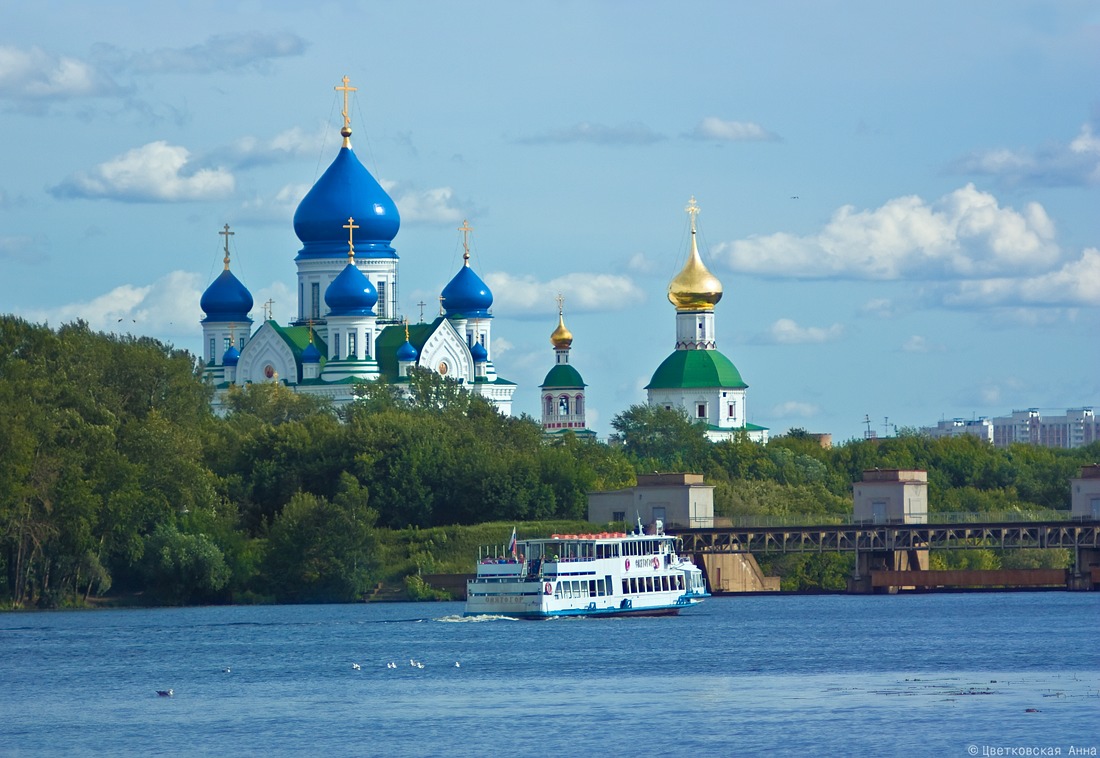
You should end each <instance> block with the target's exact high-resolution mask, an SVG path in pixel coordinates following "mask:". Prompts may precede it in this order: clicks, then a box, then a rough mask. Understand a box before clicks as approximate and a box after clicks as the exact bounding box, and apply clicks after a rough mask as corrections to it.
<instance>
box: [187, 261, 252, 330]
mask: <svg viewBox="0 0 1100 758" xmlns="http://www.w3.org/2000/svg"><path fill="white" fill-rule="evenodd" d="M199 306H200V307H201V308H202V310H203V312H204V313H205V314H206V318H205V319H203V321H212V322H227V321H236V322H241V321H243V322H251V321H252V319H250V318H249V317H248V312H249V311H251V310H252V293H251V292H249V291H248V289H247V288H246V287H245V286H244V285H243V284H241V282H240V280H239V279H238V278H237V277H235V276H234V275H233V272H232V271H230V270H229V268H228V267H227V268H226V269H225V270H224V271H222V272H221V274H219V275H218V278H217V279H215V280H214V281H213V282H212V283H211V284H210V286H209V287H207V288H206V292H204V293H202V300H200V301H199Z"/></svg>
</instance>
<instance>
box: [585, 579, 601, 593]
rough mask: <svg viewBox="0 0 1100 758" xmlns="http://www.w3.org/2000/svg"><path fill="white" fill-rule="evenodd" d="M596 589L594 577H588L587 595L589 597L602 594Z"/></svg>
mask: <svg viewBox="0 0 1100 758" xmlns="http://www.w3.org/2000/svg"><path fill="white" fill-rule="evenodd" d="M599 589H603V587H600V588H599ZM596 590H597V588H596V580H595V579H590V580H589V581H588V596H589V597H598V596H599V595H602V594H603V593H602V592H597V591H596Z"/></svg>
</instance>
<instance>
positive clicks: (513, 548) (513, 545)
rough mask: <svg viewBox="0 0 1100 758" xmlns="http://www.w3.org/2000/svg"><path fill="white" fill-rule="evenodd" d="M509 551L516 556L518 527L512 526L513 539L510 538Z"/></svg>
mask: <svg viewBox="0 0 1100 758" xmlns="http://www.w3.org/2000/svg"><path fill="white" fill-rule="evenodd" d="M508 552H510V553H511V554H512V557H513V558H515V557H516V528H515V527H514V526H513V527H512V539H510V540H508Z"/></svg>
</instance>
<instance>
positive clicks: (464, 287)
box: [442, 257, 493, 318]
mask: <svg viewBox="0 0 1100 758" xmlns="http://www.w3.org/2000/svg"><path fill="white" fill-rule="evenodd" d="M442 294H443V308H444V309H445V310H446V311H447V315H448V316H465V317H466V318H473V317H479V318H492V315H491V314H490V313H489V309H490V308H492V307H493V293H492V292H490V291H489V287H488V285H486V284H485V282H483V281H481V277H480V276H478V275H477V274H475V273H474V270H473V269H472V268H470V259H469V258H468V257H467V258H466V261H465V263H464V264H463V266H462V268H460V269H459V270H458V273H457V274H455V276H454V278H453V279H451V281H450V283H448V284H447V286H446V287H444V288H443V293H442Z"/></svg>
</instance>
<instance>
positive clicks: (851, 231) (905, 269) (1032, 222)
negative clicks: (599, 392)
mask: <svg viewBox="0 0 1100 758" xmlns="http://www.w3.org/2000/svg"><path fill="white" fill-rule="evenodd" d="M1054 236H1055V232H1054V224H1053V223H1052V222H1051V220H1050V218H1049V217H1048V216H1047V214H1046V211H1045V210H1044V209H1043V207H1042V206H1041V205H1039V204H1038V203H1029V204H1028V205H1027V206H1026V207H1025V208H1024V210H1023V211H1022V212H1019V211H1016V210H1014V209H1012V208H1001V207H1000V206H999V205H998V203H997V199H996V198H995V197H993V195H990V194H989V193H986V192H980V191H978V190H977V189H975V188H974V185H973V184H968V185H966V186H965V187H962V188H960V189H957V190H955V191H954V192H951V193H950V194H948V195H945V196H944V197H942V198H940V200H939V201H937V202H935V203H932V204H926V203H925V202H924V201H923V200H921V199H920V198H919V197H916V196H907V197H900V198H895V199H893V200H890V201H888V202H887V203H885V204H884V205H882V206H881V207H879V208H876V209H874V210H863V211H857V210H856V209H855V208H854V207H852V206H850V205H848V206H844V207H842V208H840V209H839V210H838V211H836V213H834V214H833V217H832V219H830V221H829V223H828V224H827V225H826V226H825V228H824V229H822V230H821V232H820V233H818V234H817V235H813V236H808V237H797V236H794V235H791V234H786V233H777V234H772V235H769V236H764V237H751V238H749V239H747V240H738V241H736V242H725V243H721V244H719V245H717V246H716V247H715V248H714V250H713V253H714V257H715V258H716V259H717V260H719V261H721V262H722V263H723V264H724V265H725V266H726V267H728V268H730V269H731V270H733V271H737V272H744V273H754V274H762V275H770V276H787V277H795V278H843V279H878V280H889V279H900V278H907V279H934V278H958V279H966V278H978V277H988V276H995V275H998V274H1014V275H1019V274H1024V273H1030V272H1035V271H1042V270H1043V269H1044V268H1047V267H1049V266H1050V265H1052V264H1053V263H1054V262H1056V261H1057V259H1058V254H1059V253H1058V246H1057V245H1056V244H1055V243H1054Z"/></svg>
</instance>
